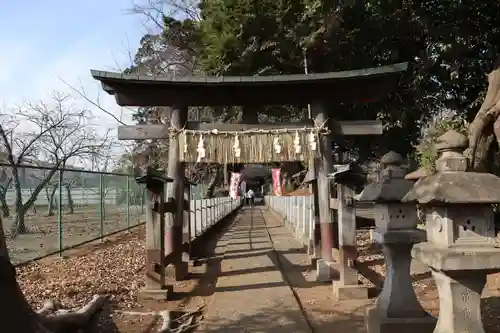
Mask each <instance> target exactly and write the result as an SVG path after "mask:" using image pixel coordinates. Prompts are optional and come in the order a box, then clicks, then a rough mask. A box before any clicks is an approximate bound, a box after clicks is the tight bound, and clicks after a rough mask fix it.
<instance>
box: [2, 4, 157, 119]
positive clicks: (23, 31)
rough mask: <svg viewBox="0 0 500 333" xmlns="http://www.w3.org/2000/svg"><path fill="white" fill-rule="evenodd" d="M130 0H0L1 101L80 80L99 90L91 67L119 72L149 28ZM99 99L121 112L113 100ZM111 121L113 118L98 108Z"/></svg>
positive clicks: (36, 95)
mask: <svg viewBox="0 0 500 333" xmlns="http://www.w3.org/2000/svg"><path fill="white" fill-rule="evenodd" d="M132 6H133V2H132V0H101V1H97V0H75V1H62V0H48V1H40V0H27V1H15V0H0V43H1V48H0V50H1V51H2V52H1V54H0V105H2V106H4V107H5V106H10V105H13V104H18V103H20V102H22V101H38V100H44V99H47V96H48V95H49V94H50V93H51V91H53V90H62V91H66V90H68V89H69V88H68V87H67V86H66V85H65V84H64V83H63V82H61V80H60V78H62V79H64V81H66V82H68V83H70V84H71V85H73V86H79V85H80V83H82V84H83V86H84V87H85V90H86V92H87V95H88V96H95V97H97V94H98V93H100V87H99V85H98V84H97V83H96V82H94V81H93V80H92V78H91V77H90V73H89V70H90V69H91V68H92V69H103V70H112V71H113V70H114V71H117V70H119V69H120V68H124V67H126V66H127V65H128V64H129V62H130V61H129V59H130V54H134V53H135V51H136V50H137V47H138V45H139V41H140V38H141V37H142V36H143V35H144V33H146V31H147V29H146V27H145V26H144V24H143V23H142V19H141V18H140V17H138V16H137V15H133V14H130V13H129V10H130V8H132ZM100 98H101V104H102V105H103V106H105V107H106V109H108V110H110V111H112V112H114V113H117V114H118V113H120V109H119V108H118V107H117V106H116V105H115V103H114V99H113V98H112V97H110V96H107V95H104V94H103V93H101V95H100ZM94 114H95V115H96V116H97V117H103V119H102V120H105V121H106V122H107V123H108V124H109V125H110V126H113V125H114V126H116V123H115V124H113V121H111V118H110V117H109V116H106V115H105V114H103V113H102V112H99V111H98V110H96V111H95V112H94Z"/></svg>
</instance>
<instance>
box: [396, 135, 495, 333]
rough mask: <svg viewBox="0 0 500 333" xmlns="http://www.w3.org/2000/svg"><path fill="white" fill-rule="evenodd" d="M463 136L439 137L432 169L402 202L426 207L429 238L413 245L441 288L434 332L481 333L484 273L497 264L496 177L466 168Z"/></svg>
mask: <svg viewBox="0 0 500 333" xmlns="http://www.w3.org/2000/svg"><path fill="white" fill-rule="evenodd" d="M467 146H468V142H467V138H466V137H465V136H464V135H462V134H460V133H457V132H455V131H448V132H446V133H445V134H443V135H442V136H441V137H439V143H438V144H437V145H436V149H437V150H438V153H439V158H438V160H437V161H436V172H435V173H434V174H432V175H430V176H427V177H424V178H421V179H420V180H419V181H417V182H416V183H415V185H414V187H413V189H412V190H411V191H410V192H408V193H407V194H406V196H405V197H404V198H403V200H402V201H403V202H408V203H410V202H411V203H415V202H418V203H419V204H420V205H422V206H423V207H424V208H425V223H426V234H427V242H426V243H420V244H417V245H415V246H414V247H413V250H412V255H413V257H414V258H415V259H417V260H419V261H421V262H422V263H424V264H426V265H428V266H430V268H431V269H432V275H433V278H434V280H435V281H436V285H437V288H438V292H439V299H440V309H439V318H438V322H437V325H436V328H435V329H434V333H459V332H460V333H462V332H469V333H482V332H484V328H483V323H482V320H481V309H480V300H481V293H482V291H483V288H484V286H485V284H486V277H487V274H488V273H491V272H497V271H499V270H500V269H499V268H500V249H497V248H495V232H494V224H493V208H492V205H491V204H494V203H499V202H500V178H498V177H496V176H495V175H492V174H488V173H476V172H467V166H468V160H467V158H466V157H464V155H463V151H464V150H465V148H467Z"/></svg>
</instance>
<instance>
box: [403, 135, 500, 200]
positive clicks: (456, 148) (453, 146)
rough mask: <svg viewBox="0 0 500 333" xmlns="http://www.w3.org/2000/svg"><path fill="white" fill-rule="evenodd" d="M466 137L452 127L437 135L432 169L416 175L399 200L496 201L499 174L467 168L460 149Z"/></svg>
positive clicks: (466, 144)
mask: <svg viewBox="0 0 500 333" xmlns="http://www.w3.org/2000/svg"><path fill="white" fill-rule="evenodd" d="M467 147H468V140H467V138H466V137H465V136H464V135H463V134H460V133H458V132H456V131H448V132H446V133H445V134H443V135H441V136H440V137H439V138H438V144H436V149H437V150H438V154H439V158H438V159H437V161H436V172H435V173H434V174H432V175H430V176H427V177H423V178H421V179H419V180H418V181H417V182H416V183H415V185H414V186H413V188H412V189H411V191H410V192H408V194H406V195H405V197H404V198H403V200H402V201H403V202H418V203H420V204H429V203H452V204H461V203H477V204H493V203H500V178H499V177H497V176H495V175H493V174H489V173H478V172H468V171H467V168H468V160H467V158H466V157H465V156H464V155H463V151H464V150H465V149H466V148H467Z"/></svg>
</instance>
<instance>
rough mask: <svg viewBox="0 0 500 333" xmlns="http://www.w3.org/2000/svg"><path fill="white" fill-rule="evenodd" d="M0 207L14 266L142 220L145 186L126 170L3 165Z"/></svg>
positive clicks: (89, 240)
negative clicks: (122, 171)
mask: <svg viewBox="0 0 500 333" xmlns="http://www.w3.org/2000/svg"><path fill="white" fill-rule="evenodd" d="M0 207H1V214H2V217H3V226H4V232H5V234H6V236H7V245H8V248H9V253H10V255H11V259H12V261H13V263H14V264H17V263H21V262H26V261H31V260H34V259H37V258H40V257H43V256H46V255H50V254H54V253H61V252H62V251H63V250H65V249H68V248H71V247H75V246H77V245H81V244H84V243H87V242H91V241H94V240H97V239H102V238H103V237H105V236H109V235H111V234H114V233H117V232H120V231H124V230H127V229H130V228H131V227H134V226H137V225H139V224H141V223H144V221H145V215H144V213H145V212H144V210H145V190H144V188H143V186H141V185H138V184H137V183H136V182H135V180H134V177H133V176H131V175H127V174H119V173H104V172H92V171H83V170H82V171H80V170H69V169H58V170H54V169H50V168H40V167H31V166H18V167H12V166H9V165H3V166H2V167H1V170H0Z"/></svg>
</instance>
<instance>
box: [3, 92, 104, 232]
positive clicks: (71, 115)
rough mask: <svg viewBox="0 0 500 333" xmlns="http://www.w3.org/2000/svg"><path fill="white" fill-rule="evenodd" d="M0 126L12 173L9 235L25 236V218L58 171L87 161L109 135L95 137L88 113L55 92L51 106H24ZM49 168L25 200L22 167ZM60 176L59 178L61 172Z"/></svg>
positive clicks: (39, 104) (32, 104) (66, 96)
mask: <svg viewBox="0 0 500 333" xmlns="http://www.w3.org/2000/svg"><path fill="white" fill-rule="evenodd" d="M11 111H12V112H13V113H11V115H10V116H9V115H5V116H4V118H5V119H4V121H3V122H1V123H0V138H1V139H2V144H3V146H4V148H5V151H6V153H7V161H8V164H9V165H10V167H11V169H12V179H13V185H14V190H15V207H14V209H15V214H14V216H13V221H12V227H11V233H12V236H15V235H17V234H19V233H26V232H27V230H26V226H25V223H24V217H25V215H26V212H27V211H28V209H29V208H30V207H32V206H33V204H34V203H35V201H36V199H37V197H38V195H39V193H40V192H41V191H42V190H43V189H44V188H45V187H46V186H47V185H48V184H49V182H50V181H51V179H52V178H53V176H54V175H55V174H56V172H57V171H58V169H60V168H64V167H65V166H66V165H67V163H68V162H70V161H78V160H83V159H85V158H88V157H89V156H90V155H92V154H93V153H95V152H96V151H99V147H102V146H103V145H106V144H107V141H108V133H105V134H103V135H98V134H97V132H96V130H95V126H93V125H92V124H91V121H90V119H91V117H90V116H91V114H90V111H89V110H87V109H82V108H78V107H75V106H74V105H73V104H72V100H71V97H70V96H69V95H66V94H61V93H58V92H54V93H53V94H52V98H51V100H50V103H45V102H38V103H24V104H22V105H19V106H17V107H16V108H15V109H14V110H11ZM26 163H30V164H32V165H33V164H35V165H36V164H42V165H44V166H45V167H46V166H50V167H51V168H52V169H50V170H49V171H48V172H46V173H45V174H44V177H42V179H41V180H40V182H39V183H38V184H37V185H36V187H35V188H34V189H33V191H32V192H31V193H30V195H29V198H28V199H27V200H24V198H23V192H22V186H23V182H22V177H21V173H20V169H21V168H22V164H26ZM59 172H60V177H62V176H63V175H62V173H63V171H59Z"/></svg>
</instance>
